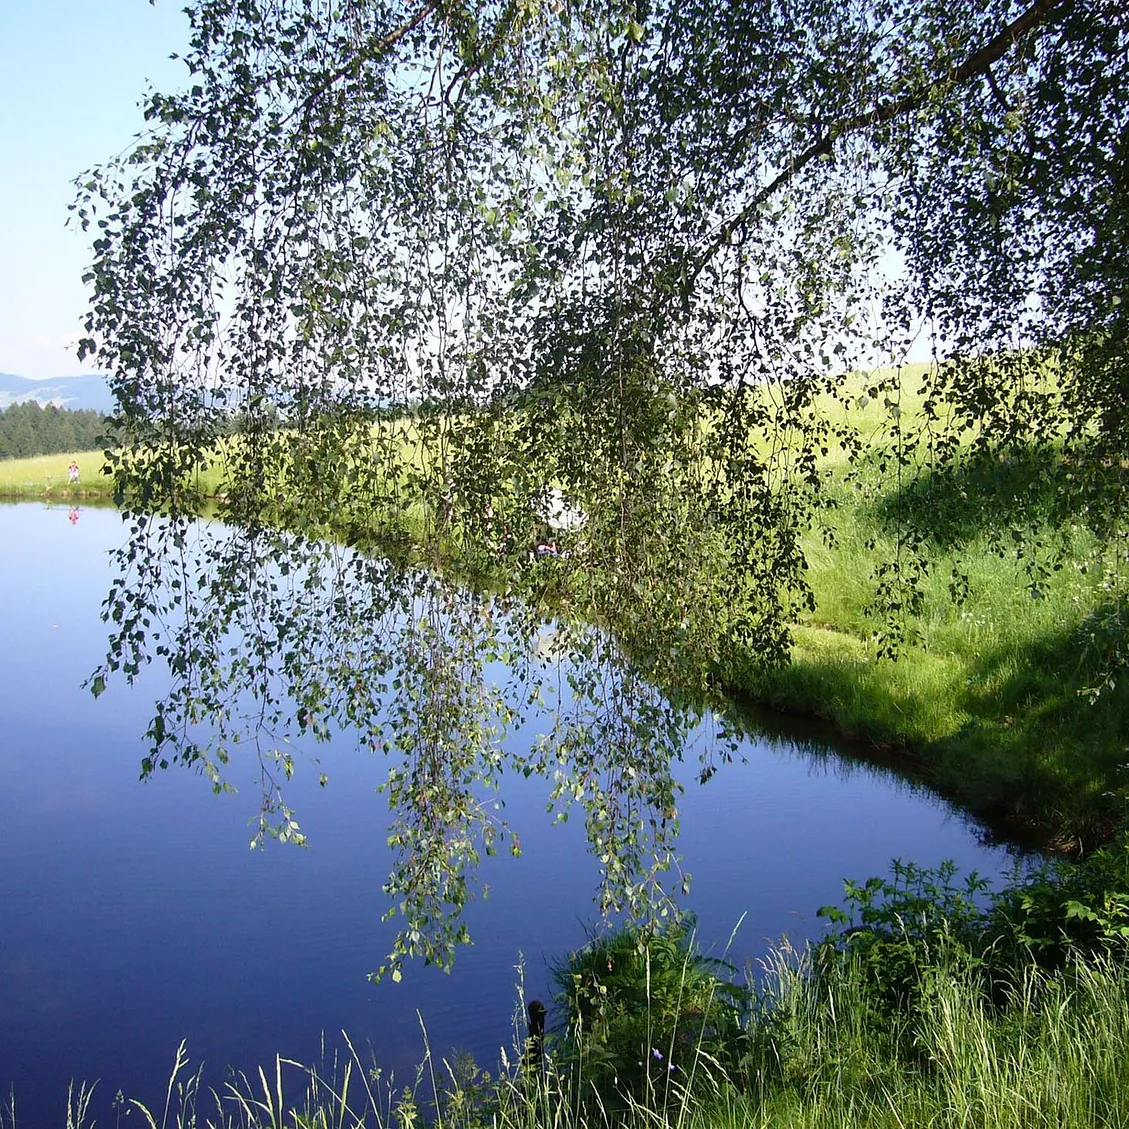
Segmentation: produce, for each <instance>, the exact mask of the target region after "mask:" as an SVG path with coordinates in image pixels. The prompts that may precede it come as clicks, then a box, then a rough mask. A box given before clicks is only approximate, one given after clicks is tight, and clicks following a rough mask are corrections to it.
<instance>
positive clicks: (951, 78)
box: [701, 0, 1068, 265]
mask: <svg viewBox="0 0 1129 1129" xmlns="http://www.w3.org/2000/svg"><path fill="white" fill-rule="evenodd" d="M1067 3H1068V0H1036V2H1035V3H1034V4H1032V5H1031V7H1030V8H1028V9H1027V10H1026V11H1025V12H1024V13H1023V14H1022V15H1020V16H1018V17H1017V18H1016V19H1015V20H1013V21H1012V22H1011V23H1010V24H1008V25H1007V27H1005V28H1004V29H1003V30H1002V31H1001V32H1000V33H999V34H998V35H996V36H994V37H993V38H992V39H991V40H989V41H988V42H987V43H986V44H985V45H984V46H983V47H981V48H980V49H979V50H978V51H975V52H973V54H971V55H970V56H969V57H968V58H967V59H966V60H965V61H964V62H963V63H962V64H961V65H960V66H959V67H957V68H956V69H955V70H953V71H951V72H949V73H947V74H943V75H938V76H937V77H936V78H934V79H932V80H931V81H930V82H926V83H923V84H922V85H920V86H918V87H916V88H915V89H914V90H912V91H910V92H909V93H908V94H903V95H902V96H901V97H900V98H891V99H889V100H887V101H886V102H883V103H881V104H880V105H878V106H877V107H876V108H875V109H873V110H870V111H867V112H866V113H861V114H855V115H853V116H851V117H847V118H841V119H840V120H839V121H836V122H832V123H831V124H830V125H829V126H828V127H827V129H825V130H824V132H823V135H822V136H821V137H820V138H819V140H818V141H816V142H815V143H814V144H812V145H810V146H808V148H807V149H805V150H804V151H803V152H802V153H799V154H797V156H795V157H794V158H793V159H792V160H791V161H789V162H788V164H787V165H786V166H785V168H784V169H783V170H782V171H781V172H780V173H778V174H777V176H776V177H775V178H773V180H771V181H770V182H769V183H768V184H766V185H765V186H764V187H763V188H761V189H760V190H759V191H758V192H756V193H755V194H754V196H753V197H752V199H751V200H749V202H748V203H747V204H746V205H745V207H744V208H742V209H741V211H740V212H738V213H737V214H736V215H735V216H733V217H732V218H730V219H728V220H726V221H725V222H724V223H723V224H722V225H721V226H720V228H719V229H718V231H717V234H716V235H715V237H714V239H713V240H712V241H711V243H710V246H709V248H708V251H707V252H706V253H705V254H704V255H703V256H702V259H701V264H702V265H704V264H705V262H707V261H708V260H709V259H710V258H712V256H713V254H714V253H715V252H716V251H717V249H718V248H719V247H722V246H724V245H725V244H726V243H727V242H728V241H729V239H730V238H731V237H732V235H733V233H734V232H735V231H737V230H738V229H739V228H741V227H742V226H743V225H744V224H745V223H747V222H748V220H749V219H750V218H751V217H752V216H754V215H755V214H756V213H757V211H758V210H759V208H760V207H761V205H763V204H764V203H765V201H766V200H769V199H770V198H771V197H773V196H774V195H776V193H777V192H779V191H780V190H781V189H782V188H784V187H786V186H787V185H788V184H789V183H791V181H793V180H794V179H795V178H796V177H797V176H798V175H799V174H800V173H801V172H802V171H803V170H804V169H805V168H806V167H807V166H808V165H810V164H811V163H812V161H815V160H818V159H819V158H820V157H829V156H831V155H832V153H833V151H834V148H835V144H836V142H837V141H839V140H840V139H841V138H843V137H847V136H849V135H851V134H855V133H860V132H862V131H865V130H872V129H875V128H877V127H878V126H881V125H885V124H886V123H887V122H890V121H893V120H895V119H896V118H900V117H902V116H904V115H905V114H908V113H911V112H912V111H914V110H916V109H919V108H920V107H921V106H923V105H924V104H925V103H926V102H927V101H928V100H929V99H930V98H931V97H932V96H933V95H934V94H935V93H936V92H937V91H938V90H940V89H942V88H945V87H953V86H956V85H959V84H960V83H962V82H965V81H967V80H968V79H970V78H973V77H975V76H977V75H985V74H990V70H991V67H992V65H993V64H994V63H996V62H998V61H999V60H1000V59H1002V58H1003V57H1004V55H1006V54H1007V53H1008V52H1009V51H1010V50H1011V49H1012V48H1013V47H1014V46H1015V45H1016V44H1017V43H1018V42H1019V40H1020V39H1021V38H1022V37H1023V36H1025V35H1026V34H1027V33H1028V32H1030V31H1032V30H1034V29H1035V28H1037V27H1039V26H1040V25H1041V24H1044V23H1046V22H1047V21H1048V19H1049V18H1050V17H1051V16H1052V15H1053V14H1054V13H1055V11H1056V10H1057V9H1061V8H1064V7H1065V6H1066V4H1067Z"/></svg>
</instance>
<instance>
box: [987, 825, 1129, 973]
mask: <svg viewBox="0 0 1129 1129" xmlns="http://www.w3.org/2000/svg"><path fill="white" fill-rule="evenodd" d="M990 928H991V931H992V933H993V934H994V935H995V936H997V937H998V938H999V941H998V944H1000V945H1001V946H1003V947H1004V949H1005V951H1006V952H1007V953H1009V954H1010V953H1012V952H1015V951H1018V954H1019V955H1018V956H1011V959H1012V960H1013V961H1015V962H1017V963H1018V962H1019V961H1020V960H1022V959H1023V958H1024V957H1027V958H1028V959H1033V960H1035V961H1037V962H1038V963H1039V964H1040V965H1042V966H1044V967H1049V968H1060V967H1063V966H1064V965H1068V964H1070V963H1071V962H1072V961H1074V960H1077V959H1079V958H1080V957H1081V958H1083V959H1090V958H1092V957H1096V956H1109V957H1112V958H1113V959H1114V960H1118V961H1124V960H1125V959H1126V956H1127V955H1129V836H1127V835H1126V834H1125V833H1124V832H1122V833H1121V834H1120V835H1118V836H1117V837H1116V838H1115V839H1114V840H1113V841H1112V842H1110V843H1108V844H1106V845H1104V846H1102V847H1099V848H1098V849H1097V850H1095V851H1093V852H1092V853H1091V854H1089V855H1087V856H1086V857H1085V858H1084V859H1082V860H1081V861H1080V862H1077V863H1074V864H1069V865H1068V864H1063V863H1059V864H1052V865H1049V866H1047V867H1046V868H1044V869H1041V870H1038V871H1036V872H1034V873H1032V874H1030V875H1028V876H1027V877H1026V878H1025V879H1024V880H1023V881H1022V882H1017V883H1015V884H1014V885H1012V886H1010V887H1009V888H1008V889H1006V890H1005V891H1003V892H1002V893H1001V894H1000V895H998V896H997V897H996V899H995V904H994V912H993V917H992V921H991V925H990Z"/></svg>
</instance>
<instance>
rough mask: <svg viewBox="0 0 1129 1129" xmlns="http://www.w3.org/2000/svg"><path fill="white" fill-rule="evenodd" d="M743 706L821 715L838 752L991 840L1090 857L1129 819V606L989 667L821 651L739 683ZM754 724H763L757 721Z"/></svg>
mask: <svg viewBox="0 0 1129 1129" xmlns="http://www.w3.org/2000/svg"><path fill="white" fill-rule="evenodd" d="M730 673H731V675H733V676H734V677H733V679H732V680H731V681H729V685H730V686H731V687H736V688H735V689H734V690H733V693H734V696H735V697H736V698H737V699H738V701H742V700H743V701H745V702H748V701H749V699H750V697H751V698H752V699H753V700H755V701H756V702H758V703H760V704H761V705H765V706H768V707H770V708H772V709H776V710H782V711H797V712H802V713H805V714H808V715H811V714H815V715H816V716H817V717H820V718H823V719H824V720H825V721H826V722H829V723H830V724H831V725H832V726H833V727H834V728H835V730H836V731H837V733H838V734H840V735H841V736H842V737H843V738H846V739H848V740H849V743H848V741H844V740H841V741H833V742H831V743H832V744H833V745H834V746H835V751H836V753H837V754H838V755H840V756H842V757H846V758H848V759H853V760H860V761H864V762H866V763H867V764H870V765H875V766H880V767H882V768H885V769H892V770H894V771H896V772H897V773H898V775H900V776H902V777H903V778H905V779H908V780H911V781H915V782H917V783H920V784H923V785H925V786H927V787H928V788H930V790H932V791H934V792H935V793H937V794H939V795H941V796H942V797H944V798H945V799H947V800H949V801H951V802H952V803H953V804H955V805H956V806H957V807H959V808H960V809H961V811H963V812H964V813H966V814H968V815H970V816H972V817H973V818H974V819H975V821H976V822H977V823H978V825H979V826H980V828H981V829H982V834H983V835H984V838H985V839H986V840H989V841H995V842H1002V843H1011V844H1014V845H1016V846H1020V847H1024V848H1041V849H1049V850H1054V851H1056V852H1060V853H1077V852H1079V851H1088V850H1090V849H1091V848H1092V847H1093V846H1095V845H1097V844H1098V843H1100V842H1103V841H1105V840H1106V839H1108V838H1109V836H1110V835H1111V834H1113V832H1114V831H1115V830H1116V828H1117V826H1118V825H1119V823H1120V821H1121V819H1122V818H1123V817H1124V807H1125V801H1124V799H1123V798H1122V794H1123V792H1124V790H1125V788H1126V784H1127V779H1126V777H1127V773H1129V770H1127V769H1126V762H1129V608H1127V607H1125V606H1123V605H1122V606H1119V605H1107V606H1105V607H1103V608H1100V609H1098V610H1097V611H1096V612H1094V613H1092V614H1091V615H1090V616H1088V617H1087V618H1086V619H1085V620H1084V621H1083V622H1082V624H1080V625H1078V626H1077V627H1074V628H1069V629H1064V630H1062V631H1059V632H1054V633H1052V634H1049V635H1044V636H1041V637H1038V638H1036V639H1033V640H1030V641H1028V642H1027V643H1025V644H1023V645H1021V646H1011V647H1001V648H998V649H996V650H995V651H992V652H989V653H987V654H985V655H983V656H981V657H980V658H979V659H978V660H977V661H976V663H975V665H972V666H969V665H966V664H965V663H962V662H958V661H955V660H953V661H951V662H948V663H946V662H945V660H944V659H942V658H939V657H937V656H935V655H931V654H927V653H925V652H921V651H917V650H907V651H906V652H905V653H904V654H903V655H902V656H901V657H900V658H899V659H898V660H897V661H896V662H889V661H882V662H876V661H874V659H873V658H868V657H866V656H864V655H846V654H844V653H843V652H842V651H840V652H838V653H836V652H835V651H833V650H830V649H829V650H828V651H827V652H826V653H822V654H821V653H819V652H818V651H817V650H814V649H809V650H808V652H807V653H798V654H797V655H796V656H795V657H794V658H793V661H792V662H791V663H790V664H789V665H787V666H783V667H779V668H776V669H772V670H767V671H761V672H759V673H758V674H755V675H746V676H742V675H741V674H740V673H739V672H737V671H733V672H730ZM748 724H749V725H750V727H757V726H759V725H761V724H763V722H762V721H761V718H760V717H759V715H757V714H752V715H750V716H749V721H748Z"/></svg>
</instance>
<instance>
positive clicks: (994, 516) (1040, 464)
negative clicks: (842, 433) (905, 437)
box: [870, 445, 1127, 548]
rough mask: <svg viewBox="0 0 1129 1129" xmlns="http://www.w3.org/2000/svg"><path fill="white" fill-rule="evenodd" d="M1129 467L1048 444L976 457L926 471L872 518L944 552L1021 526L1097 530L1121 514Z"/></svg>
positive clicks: (884, 501)
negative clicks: (1073, 455)
mask: <svg viewBox="0 0 1129 1129" xmlns="http://www.w3.org/2000/svg"><path fill="white" fill-rule="evenodd" d="M1126 478H1127V474H1126V470H1125V468H1123V467H1120V466H1117V467H1114V466H1110V465H1108V464H1103V465H1101V466H1094V465H1089V464H1083V463H1078V462H1075V461H1071V460H1068V459H1066V458H1064V457H1063V455H1062V453H1061V451H1060V450H1058V449H1057V448H1054V447H1051V446H1049V445H1032V446H1028V447H1021V448H1013V449H1010V450H1009V451H1007V452H999V451H974V452H969V453H966V454H962V456H961V457H960V458H959V460H958V461H956V462H953V463H950V464H948V465H944V466H938V467H933V468H929V467H923V468H920V469H919V470H918V471H917V473H916V474H914V475H913V476H912V477H911V478H909V479H908V480H906V481H905V482H904V483H903V485H902V486H901V488H900V489H894V490H892V491H890V492H888V493H886V494H884V495H883V496H882V497H881V498H880V499H879V500H878V501H877V502H876V503H875V504H874V505H873V506H872V507H871V510H870V512H871V513H872V515H873V516H874V518H875V519H876V520H877V521H878V522H879V523H880V524H881V525H882V526H883V527H885V528H886V529H887V530H889V531H892V530H895V529H902V530H905V529H911V530H915V531H917V532H918V533H919V534H921V535H922V536H923V537H925V538H927V539H929V540H932V541H933V542H934V543H935V544H936V545H938V546H940V547H942V548H957V547H959V546H961V545H964V544H967V543H968V542H970V541H972V540H974V539H975V538H976V537H979V536H981V535H984V534H991V533H992V532H1000V531H1006V530H1009V529H1015V528H1017V527H1022V528H1024V529H1030V528H1033V527H1039V526H1044V527H1047V528H1054V527H1056V526H1061V525H1063V524H1065V523H1069V522H1074V521H1077V520H1079V519H1084V520H1086V521H1087V523H1092V522H1094V521H1095V520H1096V519H1099V518H1100V517H1101V516H1102V515H1112V514H1113V513H1115V511H1116V506H1117V500H1118V498H1119V497H1120V496H1121V495H1122V494H1123V492H1124V489H1125V486H1126Z"/></svg>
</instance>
